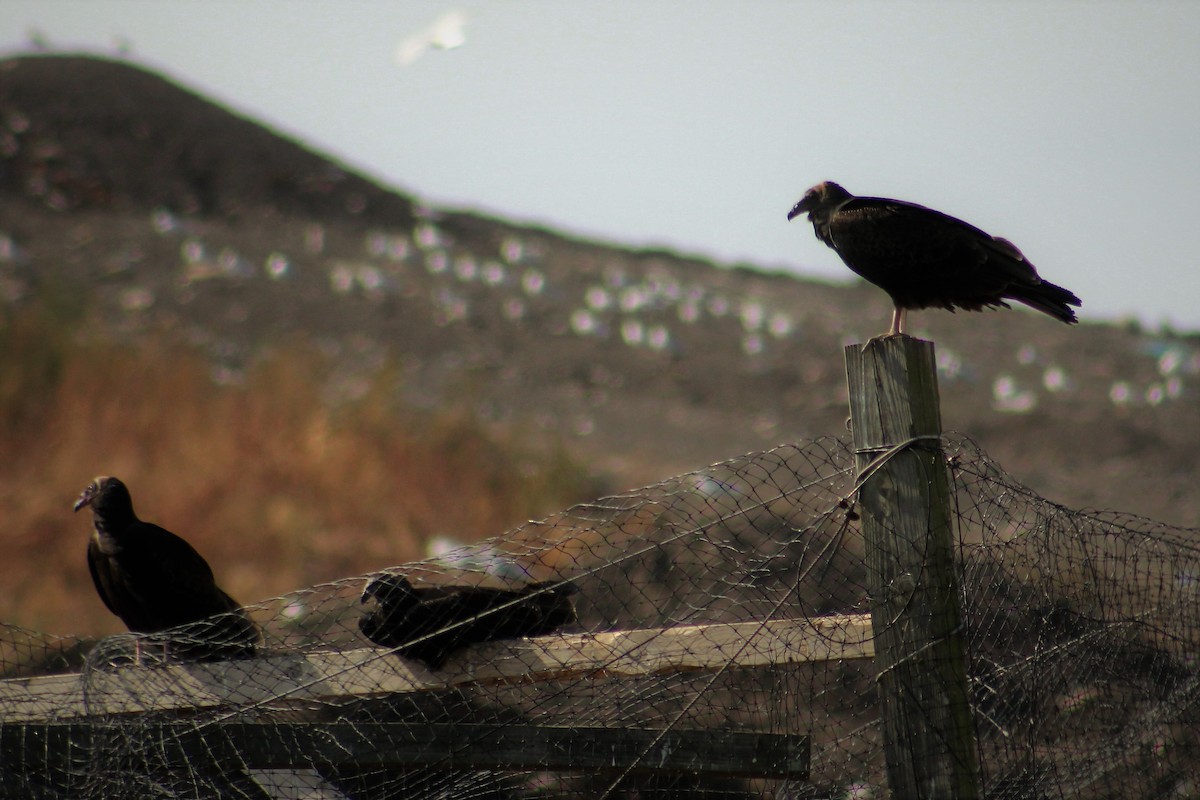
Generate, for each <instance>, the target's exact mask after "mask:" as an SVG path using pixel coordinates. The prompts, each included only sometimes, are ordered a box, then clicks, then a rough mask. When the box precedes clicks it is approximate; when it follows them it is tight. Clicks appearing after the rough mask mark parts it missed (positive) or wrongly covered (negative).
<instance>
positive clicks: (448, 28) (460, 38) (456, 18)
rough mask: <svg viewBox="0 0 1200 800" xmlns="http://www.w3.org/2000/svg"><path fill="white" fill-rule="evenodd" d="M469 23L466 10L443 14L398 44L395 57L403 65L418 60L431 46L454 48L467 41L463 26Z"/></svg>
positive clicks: (445, 48) (442, 48)
mask: <svg viewBox="0 0 1200 800" xmlns="http://www.w3.org/2000/svg"><path fill="white" fill-rule="evenodd" d="M466 25H467V14H466V12H465V11H460V10H457V9H455V10H453V11H447V12H446V13H445V14H442V15H441V16H440V17H438V18H437V19H436V20H434V21H433V23H432V24H431V25H429V26H428V27H426V28H422V29H421V30H419V31H417V32H416V33H414V34H412V35H410V36H407V37H405V39H404V40H403V41H402V42H400V44H398V45H396V54H395V56H394V58H395V59H396V63H397V64H399V65H400V66H402V67H407V66H408V65H409V64H411V63H413V62H414V61H416V60H417V59H418V58H420V57H421V56H423V55H424V54H425V51H426V50H428V49H429V48H431V47H436V48H438V49H439V50H452V49H454V48H455V47H459V46H461V45H462V44H463V43H464V42H466V41H467V36H466V34H465V33H464V32H463V28H465V27H466Z"/></svg>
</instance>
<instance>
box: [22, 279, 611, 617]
mask: <svg viewBox="0 0 1200 800" xmlns="http://www.w3.org/2000/svg"><path fill="white" fill-rule="evenodd" d="M49 296H51V297H53V296H55V295H53V294H51V295H49ZM334 366H335V365H333V364H331V363H329V361H328V359H325V358H324V357H322V356H320V355H318V354H316V349H315V348H313V347H311V346H308V344H307V343H304V342H293V343H291V344H289V345H287V346H285V347H276V348H273V349H271V355H270V356H269V357H265V358H263V359H261V360H260V361H259V362H258V363H256V365H255V366H253V367H252V368H251V369H250V370H249V371H248V373H247V375H246V377H245V380H244V382H242V383H241V384H240V385H238V386H220V385H217V384H216V383H214V381H213V380H212V378H211V377H210V370H211V365H210V362H208V361H207V360H205V359H204V358H202V357H201V356H199V355H198V354H196V353H195V352H194V351H193V350H192V349H191V348H190V347H188V346H187V345H186V344H184V343H182V342H180V341H179V340H178V337H176V336H173V335H170V334H168V333H165V332H164V333H163V334H162V335H157V336H139V337H137V339H136V341H116V340H112V339H103V338H99V337H97V336H96V335H94V334H91V333H90V331H89V329H88V328H87V327H86V326H85V325H84V324H82V320H81V319H80V315H79V313H78V310H77V309H76V308H75V307H73V306H72V304H71V303H70V302H66V303H64V302H57V303H56V302H54V301H50V302H42V303H41V304H39V306H38V307H37V308H34V309H26V310H25V311H23V312H21V313H20V314H19V315H17V316H15V317H13V318H10V319H9V320H7V321H4V322H3V323H0V449H2V452H4V453H5V454H7V457H6V458H5V459H4V460H3V462H2V465H0V486H2V489H0V508H3V510H4V516H5V521H6V524H5V526H4V528H3V529H2V533H0V536H2V537H3V539H0V546H2V547H3V553H4V554H5V558H4V560H3V562H2V563H0V586H3V587H4V589H3V593H2V594H0V619H3V620H5V621H6V622H11V623H16V624H20V625H26V626H30V627H34V628H38V629H41V630H46V631H51V632H56V633H86V634H100V633H107V632H111V631H116V630H119V629H120V623H119V621H118V620H116V619H115V618H114V617H112V616H111V615H109V614H108V613H107V611H105V609H104V608H103V607H102V606H101V604H100V602H99V600H98V599H97V597H96V595H95V592H94V590H93V588H92V586H91V580H90V578H89V577H88V575H87V569H86V566H85V562H84V558H83V551H84V547H85V541H86V536H87V531H88V523H89V521H88V520H87V519H84V518H83V516H78V517H76V516H73V515H72V514H71V510H70V507H71V503H72V501H73V499H74V498H75V496H76V495H77V494H78V492H79V491H80V490H81V489H82V488H83V486H84V485H86V483H87V482H88V480H90V479H91V478H92V477H93V476H95V475H97V474H114V475H118V476H120V477H121V478H122V479H124V480H125V481H126V482H127V483H128V484H129V485H130V487H131V489H132V491H133V494H134V502H135V507H136V508H137V510H138V513H139V515H140V516H142V517H143V518H145V519H148V520H150V521H153V522H157V523H159V524H161V525H163V526H164V527H167V528H168V529H170V530H173V531H174V532H176V533H178V534H180V535H182V536H184V537H185V538H187V539H189V540H190V541H191V542H192V543H193V544H194V545H195V546H196V547H197V549H199V550H200V551H201V553H203V554H204V555H205V556H206V557H207V558H208V560H209V561H210V563H211V564H212V565H213V568H214V571H215V572H216V573H217V577H218V580H219V581H221V582H222V584H223V585H224V586H225V587H226V588H227V589H228V591H229V592H230V593H231V594H233V595H234V596H235V597H237V598H238V599H240V600H242V601H243V602H247V603H249V602H254V601H256V600H259V599H262V598H265V597H270V596H274V595H277V594H281V593H283V592H286V591H290V590H292V589H296V588H300V587H303V586H307V585H311V584H313V583H316V582H319V581H323V580H330V579H334V578H338V577H344V576H347V575H353V574H356V573H359V572H365V571H368V570H373V569H379V568H382V567H385V566H389V565H394V564H398V563H401V562H404V561H407V560H412V559H417V558H421V557H423V555H424V552H425V542H426V540H427V539H428V538H429V537H432V536H437V535H445V536H450V537H454V538H458V539H462V540H467V541H469V540H475V539H478V538H482V537H484V536H489V535H494V534H498V533H501V532H503V531H504V530H505V529H506V528H508V527H510V526H512V525H513V524H515V523H517V522H520V521H522V520H524V519H526V518H528V517H529V516H537V515H541V514H545V513H548V512H551V511H554V510H556V509H558V508H560V507H562V506H564V505H567V504H569V503H571V502H574V501H576V500H579V499H583V496H584V495H585V494H586V493H587V492H588V491H590V489H589V488H587V487H586V476H585V475H584V473H583V471H582V470H581V469H579V468H578V467H577V466H575V465H574V464H572V463H571V462H570V461H569V460H568V459H567V457H566V456H564V455H563V453H562V451H561V449H559V448H558V447H557V446H556V445H555V444H554V443H547V442H545V441H542V442H541V443H537V441H536V438H535V437H532V436H527V435H523V432H522V431H519V430H508V431H503V432H495V431H491V430H488V431H485V430H483V429H482V428H481V427H480V426H479V425H478V424H477V423H476V422H474V421H473V417H472V416H471V415H470V414H468V413H466V412H464V411H462V410H460V409H447V410H443V411H440V412H438V413H436V414H431V415H418V414H417V413H416V412H412V411H404V410H401V409H398V408H396V407H395V405H394V403H393V401H392V398H393V397H394V396H395V394H396V393H395V391H394V390H395V388H396V381H397V378H396V374H397V370H395V369H393V368H391V367H389V366H387V365H385V366H384V367H383V368H382V369H381V370H379V371H378V372H377V373H376V375H375V377H374V380H373V383H372V385H371V386H370V388H369V389H368V390H367V392H366V393H365V395H364V396H362V397H361V398H359V399H357V400H354V401H352V402H343V403H340V404H337V405H332V404H330V403H327V402H324V401H323V400H322V391H321V390H322V388H323V387H327V386H328V385H329V382H330V381H331V380H333V375H334V369H333V367H334ZM592 488H593V489H594V487H592Z"/></svg>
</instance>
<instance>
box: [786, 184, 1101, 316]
mask: <svg viewBox="0 0 1200 800" xmlns="http://www.w3.org/2000/svg"><path fill="white" fill-rule="evenodd" d="M805 212H808V218H809V220H810V221H811V222H812V224H813V228H814V229H815V230H816V234H817V238H818V239H820V240H821V241H822V242H824V243H825V244H827V245H829V246H830V247H832V248H833V249H834V250H835V251H836V252H837V254H838V255H839V256H841V257H842V261H844V262H846V266H848V267H849V268H850V269H851V270H853V271H854V272H856V273H857V274H859V275H861V276H862V277H863V278H866V279H867V280H868V281H870V282H871V283H873V284H875V285H876V286H878V287H879V288H881V289H883V290H884V291H885V292H887V293H888V294H889V295H891V297H892V303H893V304H894V305H895V307H896V308H895V312H894V313H893V315H892V327H891V330H890V331H889V332H888V335H890V336H894V335H896V334H901V333H904V322H905V319H904V318H905V312H906V311H907V310H908V309H910V308H912V309H920V308H931V307H932V308H945V309H947V310H949V311H954V310H955V309H956V308H961V309H964V310H966V311H980V310H982V309H984V308H986V307H991V308H996V307H1000V308H1009V307H1010V306H1009V305H1008V304H1007V303H1005V302H1004V301H1005V300H1016V301H1017V302H1018V303H1024V304H1025V305H1027V306H1030V307H1032V308H1035V309H1037V310H1038V311H1041V312H1043V313H1045V314H1049V315H1050V316H1052V317H1054V318H1055V319H1058V320H1061V321H1063V322H1066V323H1073V322H1076V321H1077V320H1076V317H1075V312H1074V311H1073V310H1072V309H1071V306H1078V305H1080V300H1079V298H1078V297H1076V296H1075V295H1074V294H1073V293H1072V292H1070V291H1068V290H1066V289H1064V288H1062V287H1061V286H1055V285H1054V284H1053V283H1050V282H1048V281H1044V280H1042V279H1041V277H1040V276H1039V275H1038V273H1037V270H1036V269H1034V267H1033V264H1030V263H1029V261H1028V260H1027V259H1026V258H1025V256H1024V255H1022V254H1021V251H1020V250H1018V249H1017V248H1016V246H1015V245H1014V244H1013V243H1012V242H1010V241H1008V240H1007V239H1001V238H1000V237H998V236H990V235H989V234H987V233H984V232H983V231H981V230H979V228H976V227H975V226H973V225H969V224H967V223H966V222H963V221H962V220H960V219H955V218H954V217H951V216H947V215H946V214H943V213H941V212H940V211H934V210H933V209H931V208H926V207H924V206H919V205H917V204H915V203H906V202H904V201H902V200H888V199H887V198H883V197H855V196H854V195H852V194H850V193H849V192H847V191H846V190H845V189H843V188H842V187H841V186H838V185H837V184H836V183H833V182H831V181H826V182H825V183H819V184H817V185H816V186H814V187H812V188H811V189H809V190H808V191H807V192H805V193H804V197H803V198H801V200H800V202H798V203H796V205H795V206H794V207H793V208H792V210H791V211H790V212H789V213H788V219H789V220H791V219H795V218H796V217H798V216H800V215H801V214H803V213H805Z"/></svg>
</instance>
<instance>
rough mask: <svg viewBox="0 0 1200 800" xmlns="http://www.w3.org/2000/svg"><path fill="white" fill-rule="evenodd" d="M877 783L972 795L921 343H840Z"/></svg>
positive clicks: (943, 480) (940, 484)
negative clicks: (873, 670)
mask: <svg viewBox="0 0 1200 800" xmlns="http://www.w3.org/2000/svg"><path fill="white" fill-rule="evenodd" d="M846 376H847V379H848V382H849V388H850V417H851V424H852V426H853V433H854V448H855V452H856V464H857V467H858V474H859V481H860V483H861V488H860V492H859V511H860V513H861V515H862V527H863V536H864V539H865V546H866V560H867V572H868V578H867V580H868V591H869V592H870V599H871V623H872V628H873V630H874V636H875V659H876V665H877V666H878V668H879V677H878V681H879V696H880V708H881V715H882V728H883V744H884V753H885V756H886V758H887V774H888V782H889V784H890V787H891V791H892V796H893V797H896V798H903V799H904V800H909V798H922V799H925V798H939V799H940V798H947V800H949V798H956V799H957V800H965V799H970V798H978V797H979V782H978V768H977V764H976V754H975V739H974V732H973V730H972V726H971V714H970V707H969V705H968V700H967V697H968V696H967V678H966V676H967V670H966V655H965V651H964V645H963V637H962V626H961V619H962V614H961V611H960V609H959V606H958V591H957V580H956V577H955V571H954V562H953V555H954V553H953V546H954V540H953V527H952V517H951V513H950V488H949V481H948V479H947V476H946V464H945V459H944V456H943V454H942V448H941V444H940V441H939V438H938V437H940V435H941V432H942V423H941V412H940V409H939V407H938V391H937V372H936V368H935V360H934V349H933V343H932V342H926V341H922V340H920V339H914V338H911V337H909V336H891V337H887V338H880V339H873V340H871V341H869V342H867V344H866V345H865V346H863V345H858V344H852V345H850V346H848V347H847V348H846Z"/></svg>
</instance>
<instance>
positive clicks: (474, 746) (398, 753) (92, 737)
mask: <svg viewBox="0 0 1200 800" xmlns="http://www.w3.org/2000/svg"><path fill="white" fill-rule="evenodd" d="M122 737H136V739H137V742H138V744H137V746H136V747H135V748H133V750H134V752H139V753H141V754H142V757H143V758H144V757H146V756H147V755H149V754H151V753H154V752H160V754H161V756H162V757H164V758H165V759H167V760H168V761H170V762H176V761H178V762H179V763H181V764H182V763H188V760H189V759H190V758H191V756H190V754H191V753H202V754H203V757H204V759H206V760H207V761H211V762H214V763H225V764H231V765H237V767H238V769H242V770H245V769H249V770H263V769H268V770H270V769H282V770H294V769H318V770H319V771H321V772H322V773H323V774H324V773H337V772H338V771H340V770H347V771H356V772H362V771H373V770H409V769H420V768H435V769H439V770H505V771H514V772H516V771H523V770H552V771H556V772H597V771H601V772H613V771H616V772H625V771H629V772H632V773H639V772H641V773H644V772H679V773H684V772H686V773H703V774H705V775H708V776H729V777H754V778H793V779H801V780H802V779H805V778H807V777H808V769H809V739H808V737H807V736H790V735H784V734H772V733H753V732H750V733H746V732H736V731H722V730H667V731H655V730H646V729H642V728H597V727H580V728H560V727H541V726H533V725H508V724H504V725H482V724H477V723H425V722H418V723H414V724H408V723H402V722H354V723H351V722H332V723H331V722H222V723H219V724H208V725H197V724H196V723H189V722H146V723H142V722H133V723H128V722H126V723H121V722H115V723H114V722H104V723H85V722H72V723H49V724H45V723H38V724H27V725H5V726H3V727H0V763H4V764H6V765H9V767H11V765H14V764H20V763H24V761H25V760H27V758H28V754H29V753H30V752H38V753H43V754H44V753H57V754H67V753H73V754H74V755H75V757H77V758H85V757H86V753H87V752H88V751H89V750H90V749H91V748H92V746H93V744H98V745H107V746H109V747H111V746H112V744H113V743H114V742H118V741H120V740H121V738H122ZM147 742H154V743H162V749H161V751H154V750H153V749H151V750H149V751H148V750H147V746H146V744H145V743H147Z"/></svg>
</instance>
